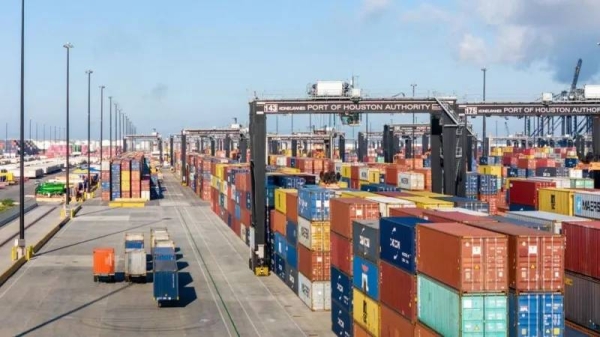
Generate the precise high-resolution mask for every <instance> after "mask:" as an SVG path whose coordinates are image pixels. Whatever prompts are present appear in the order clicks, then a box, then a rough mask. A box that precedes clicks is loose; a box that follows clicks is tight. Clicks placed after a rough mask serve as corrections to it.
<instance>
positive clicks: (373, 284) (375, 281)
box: [352, 255, 379, 301]
mask: <svg viewBox="0 0 600 337" xmlns="http://www.w3.org/2000/svg"><path fill="white" fill-rule="evenodd" d="M352 274H353V275H352V284H353V285H354V287H355V288H357V289H359V290H361V291H362V292H363V293H365V294H367V296H369V297H370V298H372V299H374V300H375V301H378V300H379V268H378V267H377V265H376V264H374V263H372V262H370V261H367V260H365V259H363V258H361V257H360V256H356V255H355V256H354V258H353V261H352Z"/></svg>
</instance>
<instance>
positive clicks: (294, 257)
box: [285, 242, 298, 269]
mask: <svg viewBox="0 0 600 337" xmlns="http://www.w3.org/2000/svg"><path fill="white" fill-rule="evenodd" d="M285 263H286V264H288V265H289V266H290V268H294V269H298V250H296V245H292V244H291V243H289V242H287V246H286V251H285Z"/></svg>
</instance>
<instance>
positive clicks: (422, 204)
mask: <svg viewBox="0 0 600 337" xmlns="http://www.w3.org/2000/svg"><path fill="white" fill-rule="evenodd" d="M398 199H403V200H408V201H412V202H414V203H415V205H417V207H418V208H422V209H431V208H452V207H454V203H452V202H449V201H443V200H437V199H431V198H426V197H399V198H398Z"/></svg>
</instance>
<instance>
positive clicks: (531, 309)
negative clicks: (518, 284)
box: [508, 292, 565, 337]
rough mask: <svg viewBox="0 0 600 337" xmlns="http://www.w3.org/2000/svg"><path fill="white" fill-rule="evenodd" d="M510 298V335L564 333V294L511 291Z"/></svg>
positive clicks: (536, 336) (542, 336)
mask: <svg viewBox="0 0 600 337" xmlns="http://www.w3.org/2000/svg"><path fill="white" fill-rule="evenodd" d="M508 299H509V313H510V314H509V324H510V325H509V326H510V327H511V329H510V332H509V336H510V337H562V336H563V335H564V329H565V317H564V313H563V311H564V310H563V295H561V294H558V293H520V294H516V293H514V292H511V293H510V295H509V298H508Z"/></svg>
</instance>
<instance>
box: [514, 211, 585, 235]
mask: <svg viewBox="0 0 600 337" xmlns="http://www.w3.org/2000/svg"><path fill="white" fill-rule="evenodd" d="M505 216H506V217H507V218H513V219H517V220H523V221H529V222H534V223H537V224H539V225H542V226H544V227H549V228H552V232H553V233H555V234H561V233H562V223H563V222H566V221H590V219H585V218H580V217H576V216H568V215H562V214H556V213H550V212H542V211H518V212H513V211H511V212H507V213H506V214H505Z"/></svg>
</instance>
